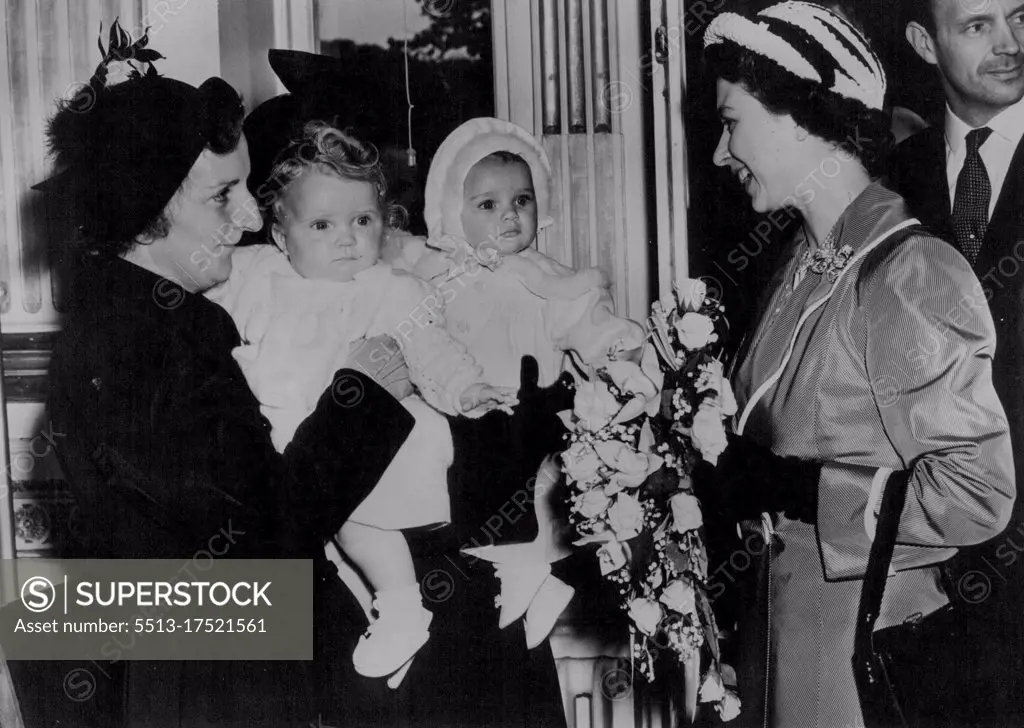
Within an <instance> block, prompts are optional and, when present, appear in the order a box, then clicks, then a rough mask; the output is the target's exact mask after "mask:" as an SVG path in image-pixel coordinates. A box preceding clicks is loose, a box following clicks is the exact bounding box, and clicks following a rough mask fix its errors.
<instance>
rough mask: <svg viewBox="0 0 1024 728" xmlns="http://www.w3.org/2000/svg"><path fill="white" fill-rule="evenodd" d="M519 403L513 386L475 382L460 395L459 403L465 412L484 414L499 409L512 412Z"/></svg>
mask: <svg viewBox="0 0 1024 728" xmlns="http://www.w3.org/2000/svg"><path fill="white" fill-rule="evenodd" d="M517 404H519V399H518V398H517V397H516V390H515V389H513V388H512V387H492V386H491V385H489V384H483V383H480V384H474V385H471V386H470V387H468V388H467V389H466V391H465V392H463V393H462V396H461V397H459V405H460V406H461V407H462V411H463V412H464V413H468V412H473V413H474V414H476V413H479V414H484V413H485V412H490V411H491V410H494V409H498V410H501V411H502V412H507V413H509V414H512V408H513V407H514V406H515V405H517Z"/></svg>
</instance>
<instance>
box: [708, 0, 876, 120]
mask: <svg viewBox="0 0 1024 728" xmlns="http://www.w3.org/2000/svg"><path fill="white" fill-rule="evenodd" d="M726 42H729V43H735V44H736V45H738V46H740V47H742V48H745V49H747V50H749V51H752V52H753V53H756V54H758V55H760V56H763V57H764V58H767V59H769V60H771V61H774V62H775V63H776V64H778V65H779V66H780V67H781V68H783V69H784V70H786V71H788V72H789V73H791V74H793V75H794V76H797V77H798V78H802V79H804V80H807V81H812V82H814V83H820V84H822V85H823V86H825V87H826V88H828V90H829V91H832V92H833V93H835V94H838V95H839V96H842V97H843V98H848V99H853V100H855V101H859V102H860V103H862V104H864V105H865V106H866V107H867V108H869V109H875V110H881V109H882V108H883V106H884V104H885V91H886V79H885V71H884V69H883V68H882V62H881V61H880V60H879V58H878V56H877V55H875V53H874V51H872V50H871V46H870V45H869V44H868V41H867V39H866V38H865V37H864V35H863V34H862V33H861V32H860V31H859V30H857V29H856V28H854V27H853V26H852V25H851V24H850V23H849V22H848V21H847V20H845V19H844V18H842V17H840V16H839V15H837V14H836V13H833V12H832V11H831V10H828V9H827V8H824V7H822V6H821V5H817V4H815V3H809V2H803V1H802V0H787V2H782V3H777V4H775V5H772V6H770V7H768V8H765V9H764V10H762V11H761V12H759V13H758V14H757V16H756V20H751V19H749V18H746V17H744V16H742V15H737V14H736V13H722V14H721V15H719V16H717V17H716V18H715V19H714V20H712V21H711V24H710V25H709V26H708V29H707V31H706V32H705V33H704V47H705V48H708V47H710V46H713V45H716V44H719V43H726Z"/></svg>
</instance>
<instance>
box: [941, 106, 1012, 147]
mask: <svg viewBox="0 0 1024 728" xmlns="http://www.w3.org/2000/svg"><path fill="white" fill-rule="evenodd" d="M985 126H987V127H988V128H989V129H991V130H992V132H993V133H994V134H998V135H999V136H1001V137H1003V139H1005V140H1006V141H1008V142H1010V144H1012V145H1013V146H1014V147H1016V146H1017V144H1019V143H1020V140H1021V138H1024V97H1022V98H1021V100H1020V101H1018V102H1017V103H1015V104H1014V105H1013V106H1009V107H1007V108H1005V109H1003V110H1002V111H1000V112H999V113H998V114H996V115H995V116H993V117H992V118H991V119H990V120H989V122H988V123H987V124H985ZM972 129H974V127H972V126H971V125H970V124H968V123H967V122H965V121H964V120H963V119H961V118H960V117H959V116H957V115H956V114H954V113H953V110H952V109H951V108H949V104H946V146H947V147H948V149H949V151H950V153H952V154H953V155H956V154H959V153H960V151H961V149H962V148H963V145H964V139H965V138H966V137H967V133H968V132H969V131H971V130H972Z"/></svg>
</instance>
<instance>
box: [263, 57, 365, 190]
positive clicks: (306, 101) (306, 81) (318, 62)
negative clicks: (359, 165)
mask: <svg viewBox="0 0 1024 728" xmlns="http://www.w3.org/2000/svg"><path fill="white" fill-rule="evenodd" d="M267 56H268V59H269V61H270V67H271V68H272V69H273V70H274V73H275V74H277V77H278V78H279V79H280V80H281V83H282V84H284V87H285V88H286V89H287V90H288V93H287V94H282V95H281V96H275V97H274V98H272V99H269V100H268V101H265V102H263V103H262V104H260V105H259V106H257V107H256V108H255V109H253V111H252V112H251V113H250V114H249V116H248V117H247V118H246V120H245V127H244V128H245V138H246V139H247V140H248V142H249V161H250V163H251V164H252V168H251V170H250V172H249V189H250V191H251V192H252V193H253V195H255V196H256V198H257V200H259V199H260V191H261V185H262V184H263V183H264V182H265V181H266V180H267V178H268V177H269V176H270V170H271V168H272V167H273V163H274V159H275V158H276V157H277V154H278V152H280V151H281V150H282V149H284V148H285V147H286V146H288V144H289V142H291V141H293V140H294V139H296V138H298V137H299V136H301V134H302V128H303V126H304V125H305V124H306V122H309V121H312V120H314V119H315V120H319V121H325V122H327V123H328V124H331V125H332V126H338V127H341V128H344V129H346V130H350V131H351V132H352V133H353V134H355V135H356V136H357V137H358V138H360V139H363V140H366V141H369V140H370V137H369V136H368V134H369V133H370V132H371V131H376V130H370V129H365V128H362V125H360V124H359V123H358V121H359V118H358V117H359V113H358V110H359V107H360V106H361V105H362V104H367V103H376V104H380V103H381V99H380V98H374V99H369V98H362V99H360V98H358V96H359V93H358V92H356V93H353V89H351V88H348V87H347V86H346V83H345V80H344V79H345V78H346V76H345V74H343V73H342V72H341V71H340V69H339V68H338V64H339V61H338V59H336V58H332V57H330V56H323V55H319V54H317V53H304V52H302V51H290V50H280V49H277V48H272V49H271V50H270V51H269V52H268V54H267Z"/></svg>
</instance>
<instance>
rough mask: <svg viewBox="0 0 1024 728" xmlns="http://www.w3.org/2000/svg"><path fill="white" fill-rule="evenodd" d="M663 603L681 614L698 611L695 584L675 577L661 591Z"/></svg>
mask: <svg viewBox="0 0 1024 728" xmlns="http://www.w3.org/2000/svg"><path fill="white" fill-rule="evenodd" d="M661 603H662V604H664V605H665V606H666V607H668V608H669V609H671V610H673V611H676V612H679V613H680V614H692V613H694V612H696V611H697V600H696V595H695V594H694V592H693V586H692V585H691V584H690V583H689V582H686V581H683V580H682V579H675V580H674V581H672V583H670V584H669V585H668V586H667V587H665V591H663V592H662V593H661Z"/></svg>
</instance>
